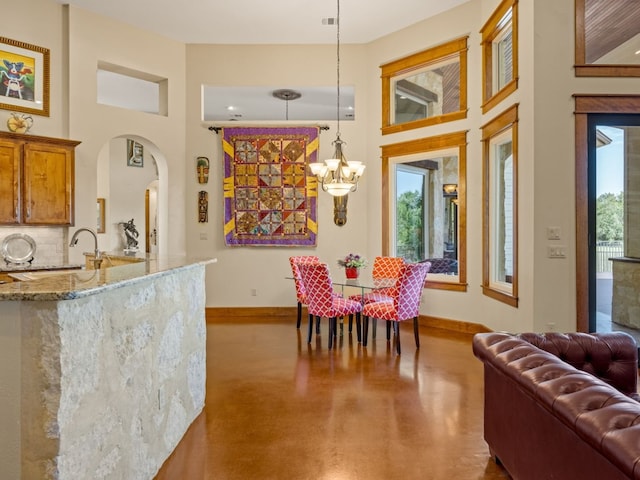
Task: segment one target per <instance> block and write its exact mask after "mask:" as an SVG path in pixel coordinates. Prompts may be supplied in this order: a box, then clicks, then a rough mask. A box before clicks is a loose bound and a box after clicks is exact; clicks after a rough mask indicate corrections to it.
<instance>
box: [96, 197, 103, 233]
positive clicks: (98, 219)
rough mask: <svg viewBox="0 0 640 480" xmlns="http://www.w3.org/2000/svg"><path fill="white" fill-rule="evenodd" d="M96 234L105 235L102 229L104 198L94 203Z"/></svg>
mask: <svg viewBox="0 0 640 480" xmlns="http://www.w3.org/2000/svg"><path fill="white" fill-rule="evenodd" d="M96 215H97V217H96V233H105V227H104V223H105V222H104V198H98V200H97V201H96Z"/></svg>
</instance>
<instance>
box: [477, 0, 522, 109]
mask: <svg viewBox="0 0 640 480" xmlns="http://www.w3.org/2000/svg"><path fill="white" fill-rule="evenodd" d="M480 34H481V35H482V77H483V88H482V112H483V113H486V112H488V111H489V110H490V109H491V108H493V107H494V106H496V105H497V104H498V103H499V102H501V101H502V100H503V99H505V98H506V97H507V96H508V95H510V94H511V93H512V92H514V91H515V90H516V89H517V88H518V0H503V2H502V3H501V4H500V5H499V6H498V8H496V10H495V11H494V12H493V14H492V15H491V17H490V18H489V20H487V23H485V24H484V26H483V27H482V30H480Z"/></svg>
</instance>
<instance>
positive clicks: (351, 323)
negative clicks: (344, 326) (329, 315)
mask: <svg viewBox="0 0 640 480" xmlns="http://www.w3.org/2000/svg"><path fill="white" fill-rule="evenodd" d="M352 329H353V313H350V314H349V333H351V330H352Z"/></svg>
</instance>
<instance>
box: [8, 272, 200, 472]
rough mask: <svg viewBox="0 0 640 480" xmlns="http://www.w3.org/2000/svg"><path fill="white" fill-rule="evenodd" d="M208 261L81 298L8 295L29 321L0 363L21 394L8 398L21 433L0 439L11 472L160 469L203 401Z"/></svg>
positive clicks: (20, 321) (16, 312)
mask: <svg viewBox="0 0 640 480" xmlns="http://www.w3.org/2000/svg"><path fill="white" fill-rule="evenodd" d="M204 272H205V269H204V266H203V265H193V266H192V267H190V268H186V269H181V270H178V271H175V272H172V273H171V274H168V275H164V276H159V277H151V278H149V279H147V280H145V281H143V282H139V283H136V284H134V285H123V286H122V287H121V288H114V289H111V290H108V291H105V292H104V293H100V294H96V295H91V296H86V297H83V298H78V299H72V300H59V301H23V302H4V305H0V313H3V312H2V308H5V309H6V311H5V312H4V313H7V314H8V315H14V317H15V316H19V318H18V319H17V320H18V322H17V323H16V322H15V320H16V318H14V319H13V320H14V321H13V322H8V323H7V325H11V324H13V325H19V326H20V327H19V329H20V330H21V335H20V339H18V342H20V347H19V348H13V352H14V356H15V355H17V356H18V358H15V359H14V362H13V363H12V364H9V363H7V362H6V361H5V362H3V364H2V365H1V366H0V369H2V370H4V371H1V372H0V387H6V386H10V385H6V383H7V382H9V383H11V382H13V383H14V385H13V387H14V388H15V390H14V392H16V393H15V395H17V396H18V398H17V402H16V399H15V398H14V399H13V400H11V399H9V400H5V399H0V407H2V403H3V402H7V404H8V405H7V406H8V408H9V409H13V410H16V409H18V410H19V416H18V418H20V425H19V438H20V442H19V445H17V446H16V445H13V446H11V445H8V443H9V440H8V439H7V437H5V438H2V439H1V443H0V446H4V447H11V448H10V450H11V451H12V452H13V453H8V454H7V453H6V451H5V454H4V455H3V454H0V471H3V472H4V473H3V475H7V474H8V476H3V478H6V479H20V478H22V479H37V480H42V479H55V480H79V479H92V480H98V479H111V478H122V479H127V480H135V479H144V480H147V479H151V478H153V477H154V475H155V474H156V472H157V471H158V469H159V468H160V467H161V466H162V464H163V462H164V461H165V459H166V458H167V457H168V456H169V455H170V453H171V452H172V451H173V450H174V448H175V447H176V445H177V444H178V442H179V441H180V439H181V438H182V435H183V434H184V432H185V431H186V430H187V428H188V427H189V425H190V424H191V423H192V422H193V420H194V419H195V418H196V417H197V415H198V414H199V413H200V412H201V411H202V408H203V407H204V396H205V377H206V367H205V355H206V353H205V352H206V350H205V348H206V345H205V342H206V329H205V318H204V308H205V290H204V288H205V287H204V285H205V283H204ZM16 304H18V305H19V308H15V305H16ZM5 319H6V320H9V319H8V318H6V317H5V318H3V321H4V320H5ZM0 328H5V329H7V328H10V327H6V326H5V327H0ZM5 357H6V354H0V358H2V359H5ZM20 364H21V365H22V368H21V369H19V370H20V371H19V372H9V371H8V369H14V370H16V369H18V365H20ZM9 434H10V433H9ZM0 435H4V434H1V433H0ZM13 441H15V440H13ZM7 455H8V457H7ZM13 455H19V458H15V457H14V458H13V461H12V459H11V458H10V457H11V456H13ZM14 462H16V463H14ZM11 463H13V467H11V468H12V469H13V470H10V471H7V469H6V468H5V467H7V466H8V464H11ZM16 464H17V465H18V466H20V465H21V472H17V471H15V469H16ZM18 468H20V467H18Z"/></svg>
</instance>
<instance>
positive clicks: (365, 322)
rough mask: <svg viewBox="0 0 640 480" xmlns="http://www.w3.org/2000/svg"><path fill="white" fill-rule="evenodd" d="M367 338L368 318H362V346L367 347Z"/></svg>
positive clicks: (364, 316)
mask: <svg viewBox="0 0 640 480" xmlns="http://www.w3.org/2000/svg"><path fill="white" fill-rule="evenodd" d="M368 336H369V317H367V316H366V315H363V316H362V345H363V346H364V347H366V346H367V337H368Z"/></svg>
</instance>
